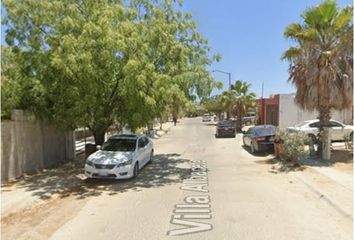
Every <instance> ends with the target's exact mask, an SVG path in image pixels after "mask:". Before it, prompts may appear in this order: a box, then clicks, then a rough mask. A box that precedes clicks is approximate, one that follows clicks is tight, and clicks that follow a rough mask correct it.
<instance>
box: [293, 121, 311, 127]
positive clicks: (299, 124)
mask: <svg viewBox="0 0 354 240" xmlns="http://www.w3.org/2000/svg"><path fill="white" fill-rule="evenodd" d="M308 123H309V122H301V123H298V124H295V127H302V126H305V125H306V124H308Z"/></svg>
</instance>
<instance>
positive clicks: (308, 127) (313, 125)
mask: <svg viewBox="0 0 354 240" xmlns="http://www.w3.org/2000/svg"><path fill="white" fill-rule="evenodd" d="M330 124H331V140H333V141H341V140H344V139H345V136H348V135H350V137H351V139H353V131H354V126H352V125H345V124H344V123H341V122H339V121H336V120H330ZM319 127H320V121H319V120H318V119H314V120H308V121H305V122H302V123H299V124H296V125H295V126H293V127H288V128H287V129H288V130H289V131H301V132H304V133H306V134H307V135H308V136H309V137H311V138H312V140H313V141H314V142H316V140H317V135H318V133H319Z"/></svg>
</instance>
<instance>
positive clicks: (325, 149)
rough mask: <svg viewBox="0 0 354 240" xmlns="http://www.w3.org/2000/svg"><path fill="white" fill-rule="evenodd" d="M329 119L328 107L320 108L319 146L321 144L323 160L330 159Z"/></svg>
mask: <svg viewBox="0 0 354 240" xmlns="http://www.w3.org/2000/svg"><path fill="white" fill-rule="evenodd" d="M330 119H331V116H330V110H329V107H323V108H321V109H320V142H319V146H321V147H320V150H321V158H322V159H323V160H325V161H329V160H331V140H330Z"/></svg>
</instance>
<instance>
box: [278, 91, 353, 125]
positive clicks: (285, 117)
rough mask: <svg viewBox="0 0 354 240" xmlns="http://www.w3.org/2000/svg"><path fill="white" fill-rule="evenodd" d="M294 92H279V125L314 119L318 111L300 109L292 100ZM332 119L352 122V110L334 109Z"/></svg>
mask: <svg viewBox="0 0 354 240" xmlns="http://www.w3.org/2000/svg"><path fill="white" fill-rule="evenodd" d="M294 99H295V93H290V94H279V126H280V127H289V126H293V125H294V124H297V123H300V122H303V121H306V120H311V119H316V118H317V117H318V112H317V111H313V112H308V111H304V110H303V109H301V108H300V107H299V106H298V105H297V104H296V103H295V101H294ZM332 119H335V120H338V121H340V122H343V123H345V124H353V110H352V109H349V110H345V111H334V112H333V113H332Z"/></svg>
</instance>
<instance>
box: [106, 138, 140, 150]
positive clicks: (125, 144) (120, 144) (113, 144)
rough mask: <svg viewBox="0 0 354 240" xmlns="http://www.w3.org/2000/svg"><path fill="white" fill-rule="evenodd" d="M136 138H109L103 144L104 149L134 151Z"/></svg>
mask: <svg viewBox="0 0 354 240" xmlns="http://www.w3.org/2000/svg"><path fill="white" fill-rule="evenodd" d="M135 146H136V140H135V139H119V138H118V139H109V140H108V141H107V142H105V143H104V144H103V146H102V150H103V151H117V152H133V151H135Z"/></svg>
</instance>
